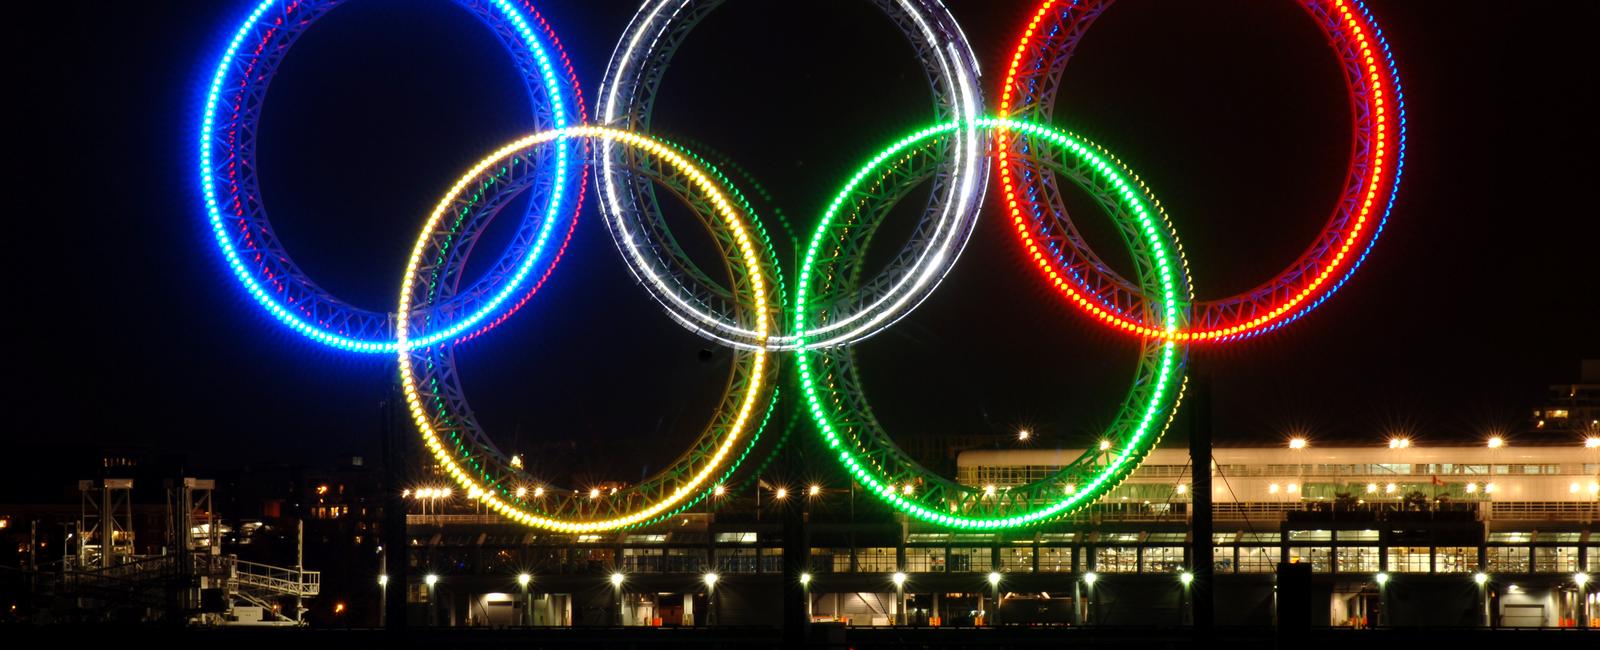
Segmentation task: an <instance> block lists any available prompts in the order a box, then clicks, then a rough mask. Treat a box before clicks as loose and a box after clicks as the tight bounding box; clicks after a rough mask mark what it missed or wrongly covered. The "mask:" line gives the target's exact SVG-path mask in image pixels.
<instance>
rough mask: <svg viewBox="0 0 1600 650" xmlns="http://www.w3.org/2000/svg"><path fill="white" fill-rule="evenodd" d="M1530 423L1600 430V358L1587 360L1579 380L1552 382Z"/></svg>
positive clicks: (1536, 427) (1549, 427)
mask: <svg viewBox="0 0 1600 650" xmlns="http://www.w3.org/2000/svg"><path fill="white" fill-rule="evenodd" d="M1529 425H1530V426H1531V427H1532V428H1533V429H1534V430H1537V431H1543V432H1551V433H1559V432H1569V433H1573V434H1583V435H1593V434H1600V359H1584V360H1583V362H1582V364H1581V367H1580V369H1579V372H1578V382H1577V383H1575V384H1553V385H1551V386H1550V392H1549V393H1548V394H1547V395H1546V396H1545V399H1544V401H1543V402H1542V403H1540V404H1539V405H1538V406H1535V407H1534V408H1533V416H1532V417H1531V418H1530V421H1529Z"/></svg>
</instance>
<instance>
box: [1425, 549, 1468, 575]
mask: <svg viewBox="0 0 1600 650" xmlns="http://www.w3.org/2000/svg"><path fill="white" fill-rule="evenodd" d="M1433 562H1434V569H1435V570H1437V571H1438V572H1439V573H1472V572H1474V571H1477V570H1478V547H1476V546H1440V547H1439V548H1437V549H1435V550H1434V560H1433Z"/></svg>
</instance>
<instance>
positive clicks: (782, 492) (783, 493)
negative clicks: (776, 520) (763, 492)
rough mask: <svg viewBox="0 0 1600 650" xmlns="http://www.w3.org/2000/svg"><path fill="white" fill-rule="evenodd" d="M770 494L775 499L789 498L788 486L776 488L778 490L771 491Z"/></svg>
mask: <svg viewBox="0 0 1600 650" xmlns="http://www.w3.org/2000/svg"><path fill="white" fill-rule="evenodd" d="M772 496H773V497H774V498H777V499H787V498H789V488H778V491H777V492H773V493H772Z"/></svg>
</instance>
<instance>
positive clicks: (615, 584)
mask: <svg viewBox="0 0 1600 650" xmlns="http://www.w3.org/2000/svg"><path fill="white" fill-rule="evenodd" d="M625 579H627V578H626V577H625V576H623V575H622V574H621V573H613V574H611V587H612V588H613V589H616V591H617V625H624V623H623V621H622V581H623V580H625Z"/></svg>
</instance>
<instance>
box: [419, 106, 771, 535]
mask: <svg viewBox="0 0 1600 650" xmlns="http://www.w3.org/2000/svg"><path fill="white" fill-rule="evenodd" d="M569 140H584V141H589V142H592V143H593V144H596V145H598V144H600V143H616V144H619V145H621V146H626V147H629V148H634V149H638V150H639V151H641V152H643V153H644V154H645V155H644V156H641V157H636V158H635V160H637V161H638V162H639V163H640V164H639V166H638V167H637V168H636V169H634V170H633V173H638V174H641V175H644V176H647V177H649V178H650V179H651V180H652V181H653V182H655V183H656V184H658V185H659V186H660V187H662V188H663V189H665V190H666V191H667V192H668V193H670V194H672V195H674V196H676V197H678V198H680V199H682V200H684V201H685V202H686V203H687V204H688V205H689V207H690V208H691V209H692V210H693V211H694V212H695V214H696V215H697V216H698V217H699V218H700V220H701V222H702V224H703V225H704V226H705V227H706V229H707V230H708V231H709V232H711V233H712V235H713V240H714V241H716V242H717V244H718V247H719V251H720V252H721V254H722V256H723V259H724V260H725V264H726V269H725V270H726V272H727V273H728V275H729V276H730V277H733V278H735V281H732V282H730V286H731V287H732V288H733V298H734V305H735V311H734V315H735V316H736V317H738V318H739V319H740V322H741V323H743V324H744V326H745V327H748V328H750V329H751V331H754V332H757V333H767V332H770V331H772V330H773V329H774V327H775V325H776V323H775V322H774V320H773V318H772V314H773V313H774V312H773V307H772V305H773V304H775V303H776V302H778V301H777V299H776V296H775V295H774V294H773V292H772V290H773V288H774V287H776V286H777V285H776V281H775V278H776V277H777V270H776V269H775V268H774V265H773V264H772V260H771V258H770V257H769V256H768V252H767V249H766V248H764V247H763V246H762V241H761V239H760V236H759V232H758V231H757V230H756V229H755V227H754V226H753V223H754V221H755V219H754V215H753V214H752V213H751V212H750V211H749V209H748V204H746V203H745V202H744V200H743V198H742V196H741V195H739V194H738V193H737V192H735V191H733V190H732V188H731V185H729V184H728V183H727V181H726V180H725V179H723V178H721V177H720V176H718V175H716V174H715V172H713V171H710V170H708V169H706V168H705V167H704V166H703V165H702V164H701V163H700V162H698V161H697V160H695V159H694V158H692V157H691V156H688V155H685V154H683V153H681V152H680V150H679V149H678V148H677V147H676V146H674V145H670V144H667V143H665V142H663V141H661V140H658V139H655V138H651V137H648V136H643V135H638V134H634V133H630V132H625V131H619V130H616V129H610V128H606V127H599V126H577V127H569V128H567V129H555V130H550V131H544V132H540V133H537V134H535V135H532V136H528V137H526V138H523V139H521V140H518V141H516V142H514V143H512V144H510V145H508V146H506V147H505V148H503V149H501V150H499V151H497V152H495V153H494V154H493V155H491V156H489V157H488V158H486V159H484V160H483V161H481V162H479V163H478V164H477V165H476V166H474V167H473V169H472V170H471V171H469V172H468V173H467V174H466V175H465V176H463V177H462V179H461V180H460V181H459V182H457V183H456V185H455V186H454V187H453V188H452V189H451V190H450V192H449V193H448V194H447V195H446V196H445V197H444V199H443V200H441V201H440V202H439V204H438V206H437V207H436V208H435V210H434V212H433V214H432V215H431V216H430V217H429V219H428V222H427V224H426V225H425V226H424V228H423V231H422V234H421V235H420V236H419V237H418V239H417V243H416V246H415V248H414V249H413V251H412V254H411V257H410V260H409V262H408V264H407V267H406V274H405V280H404V283H403V285H402V288H401V294H400V304H399V309H398V311H397V313H398V314H399V316H398V324H397V329H396V333H397V335H398V337H397V341H398V344H399V346H400V348H399V350H400V352H399V367H400V377H401V386H402V389H403V391H404V393H405V398H406V403H407V405H408V406H409V408H410V412H411V415H412V418H413V420H415V422H416V424H417V427H418V429H419V430H420V432H421V435H422V438H423V441H424V443H425V445H426V446H427V448H428V450H429V452H430V453H431V454H432V455H433V457H434V459H435V460H436V461H437V462H438V464H439V466H440V467H441V468H443V469H444V470H445V471H446V472H447V473H448V474H449V475H450V476H451V477H453V478H454V479H455V481H456V482H457V483H459V484H460V485H461V486H462V488H463V489H465V490H466V491H467V493H468V495H469V497H471V498H474V499H478V500H481V501H482V502H483V503H484V504H485V505H487V506H488V507H489V508H490V509H492V510H494V511H496V512H498V513H500V514H502V515H504V516H506V517H508V518H510V519H512V520H514V521H517V522H520V523H522V524H525V525H529V526H534V527H538V528H545V529H550V530H556V531H562V532H568V533H583V532H593V531H602V530H613V529H619V528H627V527H632V526H639V525H646V524H650V523H653V522H656V521H660V520H661V519H662V518H664V517H668V516H671V515H672V514H673V513H675V512H678V511H681V510H682V509H683V508H686V507H688V506H690V505H692V504H694V503H695V502H697V501H698V500H699V499H701V498H703V497H704V495H705V494H706V493H707V492H708V491H709V490H710V489H711V488H712V487H713V486H714V485H715V484H717V483H719V482H722V481H725V480H727V478H728V476H729V475H731V473H732V471H733V469H734V468H735V467H737V465H738V463H739V462H740V461H741V460H743V458H744V457H745V455H747V454H748V453H749V452H750V450H751V449H752V447H753V445H754V443H755V439H756V437H757V435H758V434H759V432H760V430H761V428H762V426H763V425H764V424H765V421H766V419H767V417H768V416H769V415H770V411H771V404H772V402H773V399H774V397H775V390H774V388H773V384H774V382H773V380H774V379H775V377H776V374H777V363H776V358H775V356H774V355H773V354H772V353H771V352H769V351H767V350H765V349H763V348H761V347H759V346H758V347H754V348H751V349H745V350H738V351H736V352H735V355H734V363H733V368H732V370H731V371H730V373H729V377H728V380H727V386H726V389H725V393H724V396H723V398H722V402H721V404H720V405H719V406H718V408H717V410H716V413H715V415H714V416H713V417H712V420H711V422H710V424H709V425H708V426H707V427H706V428H705V430H704V431H703V432H702V433H701V435H700V436H699V437H698V439H696V440H695V442H694V443H693V444H692V445H691V446H690V448H689V450H688V451H687V452H685V453H684V454H683V455H682V456H681V457H679V458H678V459H677V460H675V461H674V462H672V463H671V464H669V465H667V466H666V468H665V469H664V470H662V471H661V472H660V473H658V474H656V475H654V476H652V477H650V478H648V479H645V480H644V481H642V482H640V483H639V484H637V485H632V486H628V487H626V488H621V489H617V490H614V491H599V490H595V491H584V492H575V491H572V490H566V489H559V488H554V487H550V486H548V485H546V484H544V483H542V482H540V481H539V480H537V479H536V478H535V477H532V476H529V475H527V474H526V473H525V472H523V471H522V470H521V469H520V468H518V467H517V466H515V465H514V464H513V463H512V462H511V461H510V459H509V457H507V456H506V455H505V454H504V453H502V452H501V451H500V450H499V449H498V448H497V447H496V446H495V444H494V443H493V441H492V440H491V439H490V438H489V437H488V436H487V435H486V434H485V432H484V431H483V430H482V428H481V427H480V426H479V424H478V422H477V419H476V417H475V416H474V415H473V412H472V409H471V406H470V405H469V404H468V403H467V401H466V397H465V395H464V393H463V392H462V390H461V384H460V380H459V376H458V375H457V373H456V365H455V359H454V353H453V350H454V346H453V345H452V344H450V343H448V342H445V343H438V344H431V345H412V344H410V343H411V342H410V341H409V340H408V339H409V337H410V336H412V334H413V332H432V331H435V330H436V329H437V326H435V325H434V324H433V323H431V322H430V321H432V320H440V321H443V322H447V323H448V322H454V320H455V319H456V318H457V316H456V315H455V314H453V313H451V312H450V311H449V310H448V309H447V308H446V307H447V306H449V305H452V304H455V303H453V302H452V298H453V297H454V296H455V294H456V291H457V286H458V284H459V282H460V274H461V272H462V267H463V266H464V265H465V262H466V258H465V255H460V254H456V253H455V252H454V250H455V248H456V247H457V246H458V244H459V242H460V241H462V239H463V238H464V237H470V236H471V233H465V232H458V229H460V228H463V227H466V228H472V227H477V228H482V227H484V226H485V225H486V224H487V223H488V221H489V219H488V218H482V217H479V216H474V213H477V212H482V211H493V210H495V209H498V208H499V207H503V206H504V205H505V204H506V202H507V201H509V200H510V198H511V197H514V196H516V195H517V194H518V193H520V192H523V191H527V190H528V188H530V187H535V186H537V184H538V183H540V182H541V181H540V180H539V179H540V178H542V177H543V176H544V174H543V173H542V170H541V168H540V165H541V164H543V163H544V158H543V157H542V156H541V155H539V153H538V149H540V148H541V147H562V146H567V145H568V144H569V143H568V141H569ZM501 195H509V196H501ZM542 282H543V279H542V278H541V279H540V280H539V283H542ZM535 286H537V284H536V285H535ZM413 319H415V320H413Z"/></svg>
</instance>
